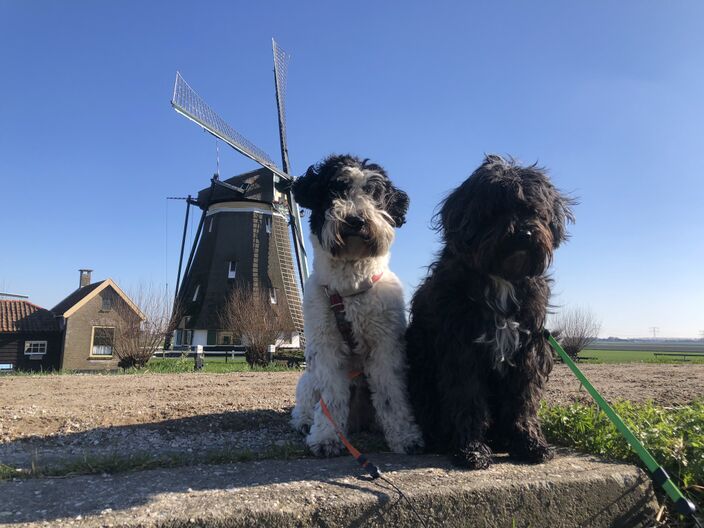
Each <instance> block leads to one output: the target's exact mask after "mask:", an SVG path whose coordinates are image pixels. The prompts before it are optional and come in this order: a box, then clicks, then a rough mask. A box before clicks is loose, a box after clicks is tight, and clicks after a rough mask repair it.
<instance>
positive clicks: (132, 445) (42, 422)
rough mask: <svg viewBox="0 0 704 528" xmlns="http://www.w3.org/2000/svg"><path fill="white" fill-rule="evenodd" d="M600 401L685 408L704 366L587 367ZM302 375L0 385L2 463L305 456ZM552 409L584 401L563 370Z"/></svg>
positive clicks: (18, 380) (699, 393)
mask: <svg viewBox="0 0 704 528" xmlns="http://www.w3.org/2000/svg"><path fill="white" fill-rule="evenodd" d="M583 370H584V372H585V374H586V375H587V376H588V377H589V378H590V379H591V380H592V381H593V382H594V383H595V385H596V386H597V388H598V389H599V390H601V391H602V392H603V394H604V396H605V397H606V398H607V399H629V400H634V401H644V400H649V399H652V400H654V401H656V402H658V403H661V404H667V405H674V404H685V403H688V402H691V401H692V400H694V399H697V398H702V397H704V365H659V364H628V365H584V367H583ZM299 376H300V373H299V372H270V373H268V372H258V373H232V374H203V373H198V374H145V375H130V376H124V375H95V374H93V375H71V376H69V375H61V376H36V377H29V376H26V377H25V376H3V377H0V462H1V463H5V464H9V465H13V464H14V465H19V466H23V467H28V466H29V465H30V464H31V463H32V462H34V463H38V464H45V465H52V464H54V463H56V462H57V461H59V460H60V461H62V462H64V463H65V462H66V461H67V460H70V459H72V458H73V459H81V458H85V457H86V456H88V457H103V456H108V455H114V454H118V455H120V456H127V455H135V454H139V453H150V454H151V455H154V454H155V453H161V454H162V455H169V454H179V455H187V456H188V455H189V454H192V455H193V456H194V457H198V456H199V455H201V454H203V453H205V452H209V451H215V452H217V451H221V450H228V451H230V452H232V451H235V452H238V451H252V452H261V451H267V450H271V449H276V448H283V447H294V448H301V449H302V448H303V444H302V441H301V438H300V437H299V436H298V435H297V434H296V433H294V432H293V431H292V430H291V429H290V427H289V425H288V417H289V411H290V408H291V407H292V405H293V403H294V398H295V386H296V382H297V381H298V378H299ZM546 398H547V400H548V401H549V402H550V403H567V402H570V401H582V400H583V401H588V400H589V396H588V395H587V394H586V392H585V391H584V390H581V391H580V388H579V383H578V382H577V380H576V379H575V378H574V377H573V376H572V374H571V373H570V372H569V371H568V370H567V368H566V367H564V366H563V365H558V366H556V368H555V370H554V371H553V374H552V376H551V378H550V382H549V383H548V390H547V394H546Z"/></svg>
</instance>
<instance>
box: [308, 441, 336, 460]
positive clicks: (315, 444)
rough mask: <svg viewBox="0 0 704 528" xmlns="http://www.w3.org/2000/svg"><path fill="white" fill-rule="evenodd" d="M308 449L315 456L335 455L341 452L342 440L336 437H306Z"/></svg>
mask: <svg viewBox="0 0 704 528" xmlns="http://www.w3.org/2000/svg"><path fill="white" fill-rule="evenodd" d="M306 444H307V445H308V449H310V452H311V453H313V455H315V456H317V457H335V456H340V455H341V454H342V450H343V449H344V447H343V445H342V442H340V441H339V440H337V439H331V440H321V441H313V440H310V436H308V438H307V439H306Z"/></svg>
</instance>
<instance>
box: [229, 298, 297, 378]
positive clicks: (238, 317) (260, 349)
mask: <svg viewBox="0 0 704 528" xmlns="http://www.w3.org/2000/svg"><path fill="white" fill-rule="evenodd" d="M219 319H220V327H221V328H222V329H223V330H226V331H228V332H232V334H233V335H234V336H236V337H240V338H241V339H242V341H243V344H244V345H245V347H246V352H245V359H246V360H247V363H249V365H250V366H254V365H266V364H268V363H269V351H268V347H269V345H276V344H277V342H278V341H279V340H280V339H281V337H282V335H285V334H287V333H290V332H293V330H294V328H293V324H292V323H291V321H290V320H289V318H288V317H286V316H285V315H284V313H283V310H282V309H281V307H280V306H279V305H278V304H272V303H271V301H270V299H269V296H268V295H265V294H263V293H261V292H259V293H256V294H255V293H253V292H252V290H250V289H248V288H235V289H233V290H232V291H231V292H230V293H229V294H228V296H227V300H226V301H225V305H224V306H223V309H222V311H221V312H220V315H219Z"/></svg>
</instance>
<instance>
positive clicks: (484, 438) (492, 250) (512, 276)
mask: <svg viewBox="0 0 704 528" xmlns="http://www.w3.org/2000/svg"><path fill="white" fill-rule="evenodd" d="M571 205H573V201H572V200H571V199H570V198H568V197H566V196H564V195H562V194H561V193H560V192H559V191H558V190H557V189H556V188H555V187H554V186H553V185H552V183H550V180H549V179H548V177H547V176H546V174H545V173H544V172H543V171H542V170H540V169H539V168H537V167H535V166H530V167H521V166H519V165H517V164H516V163H514V162H513V161H512V160H508V161H507V160H504V159H503V158H501V157H500V156H495V155H490V156H487V157H486V158H485V160H484V162H483V163H482V165H481V166H480V167H479V168H478V169H477V170H476V171H474V173H473V174H472V175H471V176H470V177H469V178H468V179H467V180H466V181H465V182H464V183H462V185H460V186H459V187H458V188H457V189H455V190H454V191H453V192H452V193H451V194H450V195H449V196H448V197H447V198H446V199H445V201H444V202H443V204H442V208H441V210H440V212H439V214H438V217H437V221H438V222H437V228H438V229H439V230H441V231H442V234H443V239H444V243H445V246H444V248H443V249H442V251H441V253H440V256H439V258H438V259H437V261H436V262H434V263H433V264H432V265H431V266H430V273H429V276H428V277H427V278H426V279H425V281H424V282H423V284H422V285H421V286H420V288H419V289H418V291H417V292H416V293H415V295H414V297H413V301H412V304H411V322H410V325H409V328H408V331H407V333H406V338H407V346H408V360H409V363H410V371H409V382H408V385H409V390H410V393H411V401H412V404H413V407H414V410H415V415H416V419H417V420H418V423H419V424H420V426H421V428H422V430H423V434H424V436H425V442H426V446H427V447H428V448H429V450H431V451H435V452H442V453H450V454H451V455H452V458H453V461H454V462H455V463H456V464H458V465H461V466H464V467H467V468H472V469H481V468H486V467H488V466H489V464H490V463H491V453H492V450H491V449H492V448H493V449H494V450H506V451H508V453H509V455H510V456H512V457H513V458H515V459H518V460H523V461H527V462H542V461H545V460H549V459H550V458H552V450H551V449H550V448H549V447H548V444H547V442H546V441H545V438H544V437H543V434H542V432H541V430H540V424H539V423H538V419H537V416H536V414H537V411H538V406H539V403H540V398H541V393H542V389H543V385H544V383H545V381H546V379H547V376H548V374H549V373H550V371H551V369H552V355H551V352H550V350H549V345H548V343H547V342H546V341H545V338H544V337H543V334H542V329H543V324H544V322H545V315H546V311H547V305H548V299H549V297H550V282H551V281H550V279H549V278H548V276H547V275H546V272H547V269H548V267H549V265H550V263H551V261H552V255H553V251H554V250H555V249H556V248H557V247H558V246H559V245H560V243H561V242H563V241H564V240H565V239H566V238H567V234H566V230H565V224H566V223H567V221H573V220H574V218H573V216H572V212H571V210H570V206H571ZM490 446H491V447H490Z"/></svg>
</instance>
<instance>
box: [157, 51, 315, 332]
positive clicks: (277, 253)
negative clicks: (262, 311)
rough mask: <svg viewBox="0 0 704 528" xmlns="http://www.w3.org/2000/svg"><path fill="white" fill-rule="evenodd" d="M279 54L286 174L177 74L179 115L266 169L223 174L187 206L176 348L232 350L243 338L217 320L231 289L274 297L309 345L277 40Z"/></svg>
mask: <svg viewBox="0 0 704 528" xmlns="http://www.w3.org/2000/svg"><path fill="white" fill-rule="evenodd" d="M272 51H273V55H274V87H275V94H276V107H277V111H278V123H279V142H280V145H281V168H279V167H278V166H277V165H276V164H275V163H274V162H273V161H272V159H271V158H270V157H269V156H268V155H267V154H266V153H265V152H264V151H263V150H262V149H260V148H259V147H257V146H256V145H254V144H253V143H252V142H251V141H249V140H247V139H246V138H245V137H244V136H243V135H242V134H240V133H239V132H237V131H236V130H235V129H234V128H232V127H231V126H230V125H228V124H227V123H226V122H225V121H224V120H223V119H222V118H221V117H220V116H219V115H218V114H216V113H215V112H214V111H213V110H212V109H211V108H210V106H208V105H207V104H206V103H205V101H203V99H201V98H200V96H199V95H198V94H197V93H196V92H195V91H194V90H193V89H192V88H191V87H190V86H189V85H188V83H186V81H185V80H184V79H183V77H182V76H181V74H180V73H178V72H177V73H176V82H175V84H174V92H173V99H172V101H171V105H172V106H173V108H174V110H176V111H177V112H178V113H179V114H181V115H183V116H185V117H187V118H188V119H190V120H191V121H193V122H195V123H196V124H198V125H199V126H201V127H202V128H203V129H204V130H206V131H207V132H209V133H211V134H212V135H213V136H215V137H216V138H218V139H220V140H222V141H223V142H225V143H226V144H228V145H230V146H231V147H232V148H234V149H235V150H236V151H237V152H239V153H241V154H243V155H245V156H246V157H248V158H250V159H251V160H254V161H255V162H257V163H258V164H259V165H260V166H261V168H259V169H257V170H254V171H251V172H247V173H245V174H240V175H238V176H234V177H232V178H228V179H226V180H220V179H219V175H218V174H216V175H215V176H214V177H213V178H212V179H211V180H210V186H209V187H206V188H204V189H202V190H201V191H200V192H198V194H197V197H196V198H193V197H192V196H189V197H188V198H187V199H186V220H185V223H184V232H183V238H182V241H181V254H180V260H179V266H178V277H177V279H176V288H177V289H176V293H175V299H174V313H176V309H177V308H176V307H178V310H179V319H180V322H179V324H178V327H177V330H176V344H177V345H199V344H200V345H222V344H225V345H228V344H232V341H231V339H232V338H233V337H234V339H236V338H237V336H228V335H223V336H221V335H220V334H221V333H220V332H219V329H218V326H219V319H218V313H219V311H220V309H221V308H222V307H223V305H224V303H225V300H226V298H227V295H228V293H229V292H230V291H231V290H232V288H235V287H245V286H246V287H250V288H251V289H252V290H253V291H254V292H255V293H259V292H261V291H262V289H265V290H264V291H266V290H268V292H269V298H270V301H271V302H272V303H276V304H284V306H282V308H283V310H282V312H283V313H284V314H287V316H288V317H290V318H291V322H292V323H293V326H294V328H296V330H297V332H298V335H299V337H301V338H302V337H303V312H302V309H301V294H300V290H302V289H303V286H304V284H305V281H306V279H307V278H308V264H307V259H306V253H305V247H304V244H303V237H302V230H301V217H300V211H299V209H298V205H297V204H296V202H295V201H294V199H293V195H292V193H291V182H292V181H293V178H292V177H291V176H290V175H289V173H290V165H289V158H288V145H287V136H286V104H285V96H286V77H287V68H288V55H287V54H286V52H285V51H284V50H283V49H281V48H280V47H279V46H278V45H277V43H276V41H275V40H274V39H272ZM192 205H193V206H198V207H199V208H200V209H201V216H200V221H199V222H198V227H197V230H196V234H195V236H194V239H193V244H192V247H191V251H190V254H189V257H188V261H187V263H186V266H185V268H184V270H183V271H184V273H183V281H181V269H182V264H183V254H184V248H185V241H186V228H187V225H188V216H189V211H190V207H191V206H192ZM289 227H290V235H291V236H290V237H289ZM292 248H293V251H292ZM294 262H295V268H296V270H294ZM296 271H297V275H298V282H299V284H300V290H299V287H298V285H297V284H296ZM179 283H180V284H179Z"/></svg>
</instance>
